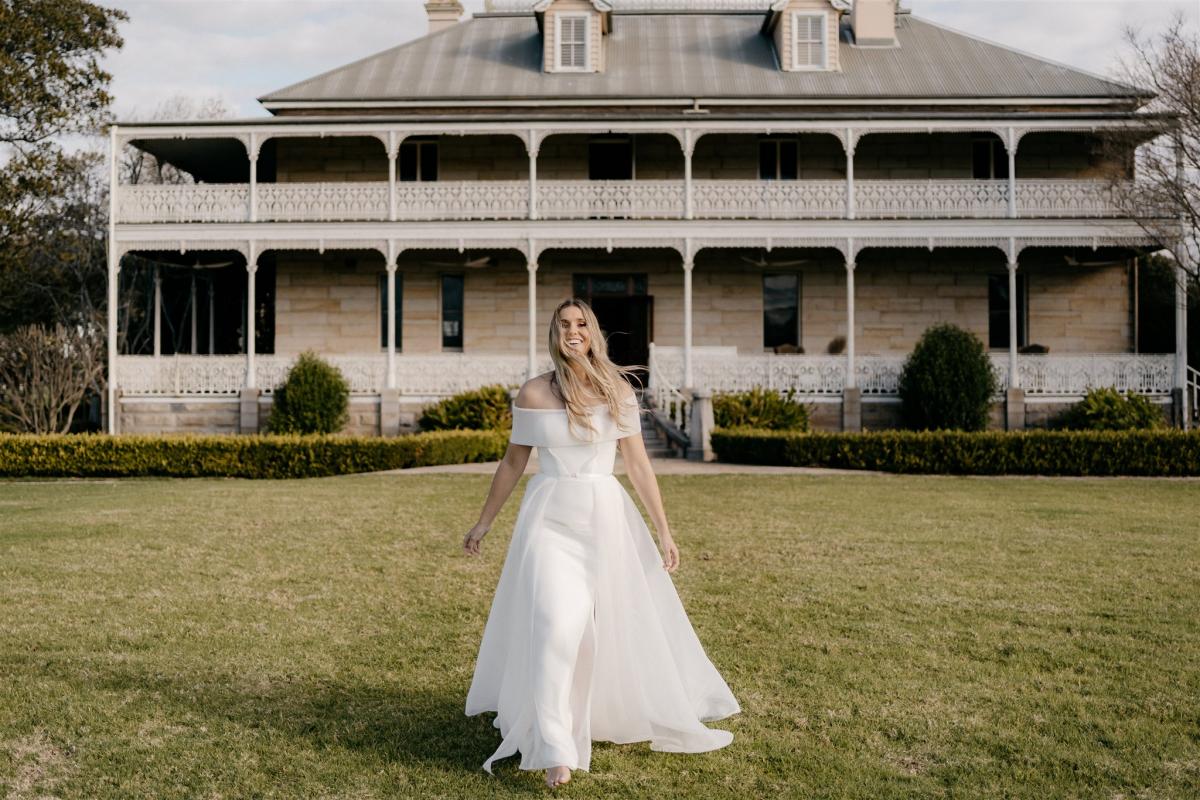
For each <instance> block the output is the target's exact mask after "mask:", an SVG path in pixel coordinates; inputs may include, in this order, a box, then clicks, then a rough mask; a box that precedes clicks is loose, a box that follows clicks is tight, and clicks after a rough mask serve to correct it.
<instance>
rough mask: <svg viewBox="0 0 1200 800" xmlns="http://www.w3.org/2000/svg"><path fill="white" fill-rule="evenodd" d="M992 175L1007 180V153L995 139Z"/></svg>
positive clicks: (993, 141) (1002, 143) (1002, 145)
mask: <svg viewBox="0 0 1200 800" xmlns="http://www.w3.org/2000/svg"><path fill="white" fill-rule="evenodd" d="M992 174H993V175H995V176H996V180H1001V181H1006V180H1008V152H1007V151H1006V150H1005V149H1004V142H1001V141H997V140H995V139H993V140H992ZM1018 277H1019V276H1018Z"/></svg>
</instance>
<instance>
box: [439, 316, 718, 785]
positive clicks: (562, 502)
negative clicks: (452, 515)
mask: <svg viewBox="0 0 1200 800" xmlns="http://www.w3.org/2000/svg"><path fill="white" fill-rule="evenodd" d="M549 343H550V356H551V359H552V361H553V364H554V369H553V370H552V371H551V372H548V373H546V374H544V375H539V376H537V377H535V378H532V379H530V380H529V381H528V382H526V383H525V385H524V386H522V387H521V390H520V392H519V393H518V395H517V398H516V402H515V403H514V407H513V426H512V436H511V439H510V443H509V445H508V450H507V452H506V453H505V454H504V459H503V461H501V462H500V466H499V467H498V468H497V469H496V474H495V477H494V478H493V479H492V485H491V489H490V490H489V492H488V496H487V500H486V501H485V502H484V506H483V511H482V513H481V514H480V515H479V522H477V523H476V524H475V525H474V526H473V527H472V528H471V530H469V531H468V532H467V534H466V536H465V537H464V538H463V549H464V551H465V552H466V553H467V554H468V555H472V556H477V555H479V553H480V541H481V540H482V539H483V537H484V535H485V534H487V532H488V530H489V529H490V528H491V525H492V522H493V520H495V518H496V515H497V514H498V513H499V512H500V509H501V507H502V506H503V505H504V503H505V501H506V500H507V499H508V496H509V495H510V494H511V493H512V490H513V488H514V487H515V486H516V484H517V481H518V479H519V478H520V477H521V475H522V474H523V473H524V471H525V465H526V463H527V462H528V460H529V455H530V451H531V450H532V448H533V447H537V448H538V462H539V464H540V470H541V471H540V472H538V473H537V474H536V475H534V476H533V477H531V478H530V480H529V482H528V484H527V485H526V488H525V495H524V498H523V499H522V501H521V506H520V510H519V511H518V514H517V521H516V525H515V528H514V530H513V536H512V540H511V541H510V543H509V547H508V555H507V557H506V558H505V561H504V566H503V567H502V568H501V571H500V579H499V582H498V584H497V586H496V594H495V597H494V599H493V601H492V608H491V613H490V614H489V616H488V620H487V624H486V625H485V626H484V630H483V639H482V641H481V643H480V646H479V657H478V659H477V660H476V663H475V674H474V677H473V679H472V681H471V688H470V691H469V692H468V693H467V703H466V713H467V715H469V716H471V715H475V714H479V713H482V712H484V711H495V712H497V715H496V719H495V721H494V722H493V725H494V726H495V727H497V728H499V729H500V734H501V737H502V741H501V743H500V746H499V747H498V748H497V749H496V752H494V753H493V754H492V755H491V757H490V758H488V759H487V761H485V762H484V764H483V768H484V769H485V770H487V771H488V772H489V773H491V771H492V769H491V766H492V762H493V761H496V760H498V759H501V758H506V757H508V756H511V755H513V754H515V753H516V752H517V751H518V750H519V751H520V753H521V762H520V768H521V769H524V770H539V769H544V770H546V783H547V785H549V786H551V787H553V786H557V785H559V784H562V783H566V782H567V781H569V780H570V777H571V770H572V769H582V770H587V769H588V768H589V765H590V761H591V743H592V741H593V740H596V741H600V740H603V741H611V742H617V743H628V742H641V741H647V740H648V741H649V742H650V748H651V749H652V750H660V751H667V752H680V753H700V752H705V751H708V750H715V749H717V748H720V747H724V746H725V745H727V744H729V743H730V742H731V741H732V740H733V734H732V733H730V732H728V731H723V730H716V729H712V728H708V727H707V726H705V725H704V724H703V722H702V721H708V720H716V719H722V718H724V717H728V716H729V715H731V714H736V713H737V712H739V711H740V710H741V708H740V707H739V705H738V702H737V700H736V699H734V696H733V693H732V692H730V690H729V687H728V686H727V685H726V683H725V681H724V680H723V679H722V678H721V675H720V674H719V673H718V672H717V670H716V668H715V667H714V666H713V665H712V662H711V661H709V659H708V656H707V655H706V654H705V652H704V648H703V647H702V646H701V644H700V641H699V639H698V638H697V637H696V633H695V631H694V630H693V629H692V626H691V623H690V622H689V620H688V617H687V614H686V613H685V612H684V609H683V605H682V604H681V603H680V600H679V595H678V594H677V593H676V591H675V586H674V584H673V583H672V582H671V578H670V576H669V574H668V573H671V572H674V571H675V570H676V569H677V568H678V566H679V548H678V547H677V546H676V545H675V541H674V539H673V538H672V536H671V532H670V529H669V527H668V525H667V518H666V515H665V513H664V512H663V506H662V499H661V497H660V496H659V491H658V483H657V481H656V479H655V477H654V473H653V471H652V469H651V467H650V460H649V458H648V457H647V456H646V450H645V447H644V445H643V442H642V436H641V420H640V412H639V409H638V404H637V399H636V397H635V395H634V392H633V388H632V387H631V386H630V385H629V383H628V381H627V380H626V379H625V377H624V376H625V374H627V373H628V372H629V371H630V370H629V369H627V368H624V367H619V366H617V365H615V364H613V362H612V361H611V360H610V359H609V358H608V348H607V345H606V343H605V341H604V336H603V334H602V333H601V331H600V328H599V325H598V324H597V322H596V315H595V314H594V313H593V312H592V309H591V308H590V307H589V306H588V305H587V304H586V303H585V302H583V301H582V300H578V299H570V300H567V301H565V302H563V303H562V304H560V305H559V306H558V308H556V309H555V310H554V314H553V316H552V317H551V320H550V331H549ZM618 446H619V447H620V449H621V456H622V458H623V460H624V463H625V470H626V473H627V474H628V476H629V480H630V482H631V483H632V484H633V486H634V488H635V489H636V490H637V493H638V496H639V497H640V498H641V500H642V504H643V505H644V506H645V507H646V510H647V511H648V513H649V515H650V517H651V519H652V520H653V522H654V527H655V529H656V530H657V531H658V540H659V544H660V545H661V546H662V553H661V555H660V553H659V551H658V549H657V548H656V547H655V545H654V541H653V540H652V539H651V537H650V531H649V529H648V528H647V527H646V523H645V522H644V521H643V520H642V516H641V513H640V512H639V511H638V509H637V506H635V505H634V504H633V500H632V499H631V498H630V497H629V494H628V493H627V492H626V491H625V489H624V487H623V486H622V485H621V484H620V483H619V482H618V481H617V479H616V478H615V477H613V474H612V468H613V463H614V461H615V458H616V450H617V447H618Z"/></svg>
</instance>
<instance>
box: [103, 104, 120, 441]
mask: <svg viewBox="0 0 1200 800" xmlns="http://www.w3.org/2000/svg"><path fill="white" fill-rule="evenodd" d="M118 188H119V187H118V186H117V126H116V125H113V126H112V127H111V128H109V131H108V287H107V288H108V304H107V305H108V308H107V316H108V320H107V322H108V388H107V390H106V392H105V400H106V410H107V412H108V432H109V433H110V434H112V433H116V432H117V277H118V275H119V269H120V261H119V259H118V257H117V191H118Z"/></svg>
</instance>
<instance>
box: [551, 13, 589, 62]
mask: <svg viewBox="0 0 1200 800" xmlns="http://www.w3.org/2000/svg"><path fill="white" fill-rule="evenodd" d="M589 17H590V15H588V14H558V15H557V16H555V18H554V24H555V28H556V30H555V37H556V40H557V42H558V47H557V49H556V53H557V56H556V57H557V59H558V63H556V64H555V65H554V67H555V69H561V70H570V71H575V72H586V71H587V69H588V22H589Z"/></svg>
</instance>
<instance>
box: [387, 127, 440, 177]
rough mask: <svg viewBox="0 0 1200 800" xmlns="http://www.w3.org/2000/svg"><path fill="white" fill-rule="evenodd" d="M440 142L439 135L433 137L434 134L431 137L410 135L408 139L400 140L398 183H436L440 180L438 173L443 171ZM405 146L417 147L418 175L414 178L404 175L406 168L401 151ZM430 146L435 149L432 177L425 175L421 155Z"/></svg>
mask: <svg viewBox="0 0 1200 800" xmlns="http://www.w3.org/2000/svg"><path fill="white" fill-rule="evenodd" d="M438 144H439V143H438V139H437V137H433V136H431V137H424V136H410V137H408V138H407V139H405V140H404V141H402V142H400V146H399V147H398V148H397V149H396V182H397V183H436V182H437V180H438V174H439V173H441V171H442V149H441V148H440V147H439V146H438ZM405 147H415V148H416V156H417V161H416V177H414V178H405V177H404V168H403V166H402V164H401V159H402V158H403V157H402V156H401V152H402V151H403V150H404V148H405ZM428 148H432V149H433V165H434V166H433V171H434V175H433V177H432V178H430V177H427V176H425V175H424V170H423V169H422V167H421V164H422V163H423V159H422V157H421V155H422V153H423V152H424V150H425V149H428Z"/></svg>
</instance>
